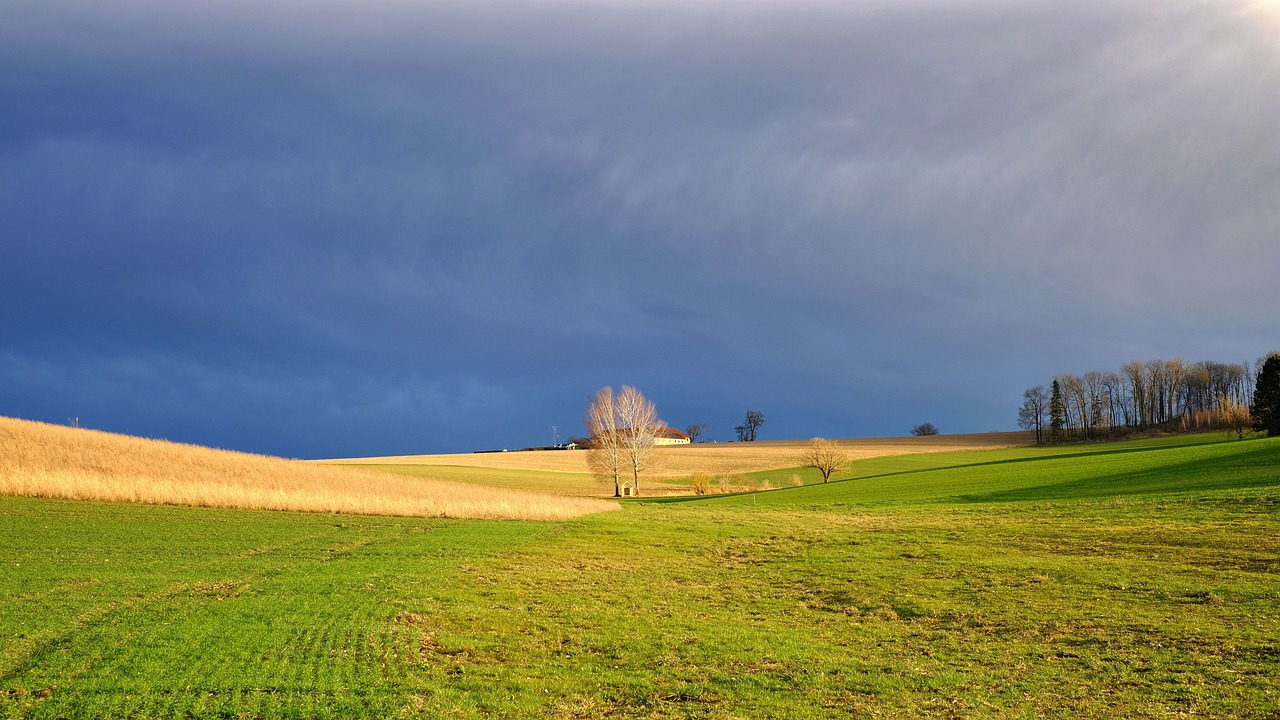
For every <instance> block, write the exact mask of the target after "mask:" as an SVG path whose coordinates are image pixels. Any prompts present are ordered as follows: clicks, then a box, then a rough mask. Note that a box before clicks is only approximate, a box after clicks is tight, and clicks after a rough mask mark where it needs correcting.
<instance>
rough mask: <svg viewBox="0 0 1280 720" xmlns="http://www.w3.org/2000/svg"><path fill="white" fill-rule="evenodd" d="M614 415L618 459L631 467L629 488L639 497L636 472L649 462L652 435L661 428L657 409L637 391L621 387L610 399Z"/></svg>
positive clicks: (647, 466)
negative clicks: (615, 413) (616, 423)
mask: <svg viewBox="0 0 1280 720" xmlns="http://www.w3.org/2000/svg"><path fill="white" fill-rule="evenodd" d="M614 406H615V408H616V409H617V415H618V431H619V443H618V444H619V447H620V449H621V451H622V459H623V461H624V462H626V463H627V464H628V465H630V466H631V479H632V486H631V487H632V489H633V491H634V492H635V494H636V495H639V494H640V471H641V470H646V469H648V468H649V467H650V466H651V465H652V463H653V438H654V433H656V432H657V431H658V430H660V429H662V428H665V427H666V423H664V422H662V420H659V419H658V409H657V408H655V407H654V406H653V403H651V402H649V400H648V399H646V398H645V396H644V395H643V394H642V393H641V392H640V391H639V390H637V389H635V388H633V387H631V386H630V385H623V386H622V392H620V393H618V395H617V397H616V398H614Z"/></svg>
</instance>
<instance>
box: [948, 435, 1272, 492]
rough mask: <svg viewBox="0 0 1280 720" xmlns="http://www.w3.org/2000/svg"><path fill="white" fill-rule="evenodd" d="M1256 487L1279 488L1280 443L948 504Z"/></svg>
mask: <svg viewBox="0 0 1280 720" xmlns="http://www.w3.org/2000/svg"><path fill="white" fill-rule="evenodd" d="M1260 487H1280V444H1275V443H1268V444H1266V445H1263V446H1261V447H1258V448H1255V449H1252V450H1247V451H1244V452H1239V453H1233V454H1231V455H1229V456H1226V457H1209V458H1198V459H1194V460H1187V461H1185V462H1180V463H1171V464H1167V465H1160V466H1157V467H1152V468H1144V469H1142V470H1134V471H1129V472H1119V473H1111V474H1106V475H1097V476H1094V477H1089V478H1081V479H1074V480H1067V481H1063V482H1057V483H1045V484H1041V485H1035V486H1031V487H1024V488H1016V489H1011V490H1000V491H996V492H990V493H977V494H969V495H959V496H953V497H952V498H948V499H947V501H949V502H951V501H956V500H958V501H960V502H965V503H1002V502H1027V501H1037V500H1087V499H1104V498H1116V497H1124V496H1127V495H1149V494H1155V493H1171V492H1173V493H1176V492H1190V491H1203V492H1215V491H1223V490H1248V489H1253V488H1260ZM940 500H941V498H940Z"/></svg>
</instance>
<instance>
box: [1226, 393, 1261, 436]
mask: <svg viewBox="0 0 1280 720" xmlns="http://www.w3.org/2000/svg"><path fill="white" fill-rule="evenodd" d="M1218 413H1219V414H1220V416H1221V418H1222V424H1223V425H1225V426H1226V428H1227V430H1228V431H1230V432H1233V433H1235V434H1236V439H1237V440H1243V439H1244V434H1245V432H1246V431H1247V430H1251V429H1252V428H1253V414H1252V413H1250V412H1249V406H1248V405H1245V404H1244V403H1242V402H1240V401H1239V400H1236V399H1235V398H1233V397H1231V396H1229V395H1223V396H1222V397H1220V398H1218Z"/></svg>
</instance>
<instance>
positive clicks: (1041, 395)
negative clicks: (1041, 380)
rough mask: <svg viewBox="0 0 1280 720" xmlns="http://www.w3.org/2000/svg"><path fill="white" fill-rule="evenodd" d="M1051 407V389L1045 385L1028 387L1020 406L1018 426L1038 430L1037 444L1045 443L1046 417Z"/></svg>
mask: <svg viewBox="0 0 1280 720" xmlns="http://www.w3.org/2000/svg"><path fill="white" fill-rule="evenodd" d="M1048 409H1049V391H1047V390H1045V389H1044V386H1043V385H1037V386H1035V387H1033V388H1027V389H1026V390H1025V391H1023V393H1022V407H1020V408H1018V427H1021V428H1023V429H1025V430H1035V431H1036V444H1037V445H1041V444H1043V443H1044V418H1045V413H1046V412H1048Z"/></svg>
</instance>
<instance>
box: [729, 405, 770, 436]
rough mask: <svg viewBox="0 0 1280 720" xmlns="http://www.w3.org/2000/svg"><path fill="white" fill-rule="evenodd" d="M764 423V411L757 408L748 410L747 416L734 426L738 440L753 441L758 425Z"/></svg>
mask: <svg viewBox="0 0 1280 720" xmlns="http://www.w3.org/2000/svg"><path fill="white" fill-rule="evenodd" d="M763 424H764V413H762V412H760V411H759V410H748V411H747V417H746V419H745V420H743V421H742V424H741V425H738V426H737V427H735V428H734V431H735V432H737V433H738V442H755V441H756V434H757V432H759V430H760V426H761V425H763Z"/></svg>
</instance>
